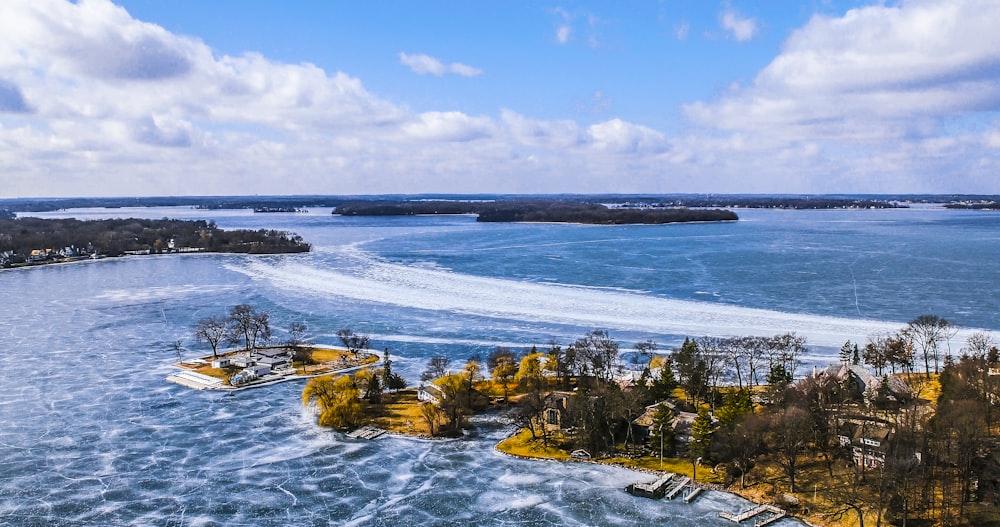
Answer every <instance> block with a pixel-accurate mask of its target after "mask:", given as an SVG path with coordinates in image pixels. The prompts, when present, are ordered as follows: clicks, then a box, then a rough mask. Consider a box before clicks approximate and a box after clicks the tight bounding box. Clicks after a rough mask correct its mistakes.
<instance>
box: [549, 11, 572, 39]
mask: <svg viewBox="0 0 1000 527" xmlns="http://www.w3.org/2000/svg"><path fill="white" fill-rule="evenodd" d="M552 12H553V13H554V14H555V15H556V16H557V18H558V22H557V23H556V42H558V43H559V44H565V43H567V42H569V36H570V34H571V33H572V32H573V26H572V25H571V23H572V21H573V17H572V16H571V15H570V14H569V12H567V11H566V10H565V9H563V8H561V7H557V8H555V9H553V10H552Z"/></svg>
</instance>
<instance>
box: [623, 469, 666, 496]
mask: <svg viewBox="0 0 1000 527" xmlns="http://www.w3.org/2000/svg"><path fill="white" fill-rule="evenodd" d="M673 479H674V474H665V475H663V476H662V477H661V478H660V479H657V480H656V481H652V482H649V483H638V482H636V483H632V484H631V485H629V486H627V487H625V492H628V493H629V494H631V495H633V496H642V497H643V498H651V499H654V500H658V499H660V498H662V497H663V495H664V494H666V489H667V485H668V484H669V483H670V482H671V481H672V480H673Z"/></svg>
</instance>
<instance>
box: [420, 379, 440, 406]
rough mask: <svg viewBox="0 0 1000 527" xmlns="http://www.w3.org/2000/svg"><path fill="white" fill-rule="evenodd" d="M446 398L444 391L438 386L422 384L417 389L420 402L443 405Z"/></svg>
mask: <svg viewBox="0 0 1000 527" xmlns="http://www.w3.org/2000/svg"><path fill="white" fill-rule="evenodd" d="M444 398H445V395H444V391H443V390H441V388H439V387H438V386H437V385H436V384H433V383H431V384H421V385H420V386H419V387H418V388H417V400H418V401H420V402H424V403H432V404H441V401H443V400H444Z"/></svg>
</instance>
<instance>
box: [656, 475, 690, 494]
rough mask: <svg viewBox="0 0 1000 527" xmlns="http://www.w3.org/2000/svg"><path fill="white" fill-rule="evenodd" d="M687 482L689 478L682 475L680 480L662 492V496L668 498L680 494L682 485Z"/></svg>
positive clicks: (684, 485)
mask: <svg viewBox="0 0 1000 527" xmlns="http://www.w3.org/2000/svg"><path fill="white" fill-rule="evenodd" d="M688 483H691V478H689V477H687V476H684V477H683V478H681V480H680V481H678V482H677V484H676V485H674V487H673V488H671V489H670V490H669V491H667V493H666V494H664V496H663V497H664V498H667V499H668V500H672V499H674V498H676V497H677V495H678V494H680V492H681V491H682V490H684V487H686V486H687V484H688Z"/></svg>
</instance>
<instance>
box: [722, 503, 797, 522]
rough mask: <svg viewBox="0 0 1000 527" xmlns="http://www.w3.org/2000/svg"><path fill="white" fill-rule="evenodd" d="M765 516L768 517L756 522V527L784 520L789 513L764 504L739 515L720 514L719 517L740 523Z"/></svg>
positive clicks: (758, 519)
mask: <svg viewBox="0 0 1000 527" xmlns="http://www.w3.org/2000/svg"><path fill="white" fill-rule="evenodd" d="M763 514H767V516H766V517H763V518H757V519H756V520H755V521H754V526H755V527H763V526H764V525H768V524H771V523H774V522H776V521H778V520H780V519H782V518H784V517H785V515H786V514H787V513H786V512H785V511H784V510H783V509H781V508H779V507H775V506H774V505H767V504H763V505H757V506H756V507H753V508H751V509H748V510H745V511H743V512H740V513H738V514H733V513H731V512H720V513H719V517H720V518H722V519H725V520H729V521H731V522H734V523H740V522H743V521H745V520H749V519H750V518H754V517H756V516H761V515H763Z"/></svg>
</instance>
